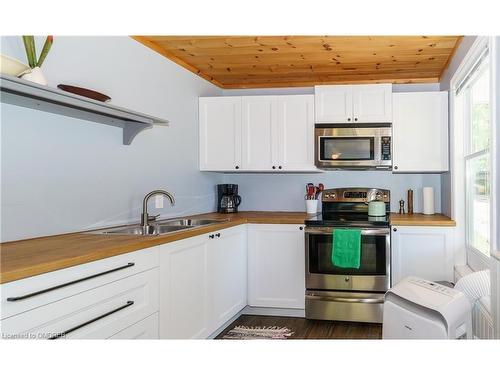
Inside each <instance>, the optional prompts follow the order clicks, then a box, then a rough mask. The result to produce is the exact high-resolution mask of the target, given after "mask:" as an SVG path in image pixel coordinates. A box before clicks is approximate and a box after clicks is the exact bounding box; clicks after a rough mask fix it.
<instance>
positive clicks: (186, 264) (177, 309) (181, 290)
mask: <svg viewBox="0 0 500 375" xmlns="http://www.w3.org/2000/svg"><path fill="white" fill-rule="evenodd" d="M207 249H208V240H207V237H206V236H204V235H202V236H197V237H193V238H189V239H186V240H182V241H177V242H173V243H170V244H167V245H162V246H161V250H160V290H161V293H160V338H169V339H174V338H175V339H189V338H206V337H208V335H209V334H210V332H209V331H210V328H209V321H208V312H207V290H208V277H207Z"/></svg>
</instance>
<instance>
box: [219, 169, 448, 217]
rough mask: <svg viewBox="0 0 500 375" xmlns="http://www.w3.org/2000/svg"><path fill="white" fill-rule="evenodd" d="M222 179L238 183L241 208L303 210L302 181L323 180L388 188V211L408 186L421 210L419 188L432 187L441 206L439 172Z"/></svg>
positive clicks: (329, 183)
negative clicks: (389, 205)
mask: <svg viewBox="0 0 500 375" xmlns="http://www.w3.org/2000/svg"><path fill="white" fill-rule="evenodd" d="M224 182H225V183H233V184H239V194H240V195H241V197H242V203H241V206H240V207H239V209H240V210H242V211H247V210H259V211H261V210H262V211H305V203H304V195H305V185H306V184H307V183H308V182H312V183H314V184H315V185H317V184H318V183H320V182H322V183H323V184H324V185H325V188H326V189H332V188H339V187H376V188H381V189H389V190H390V191H391V211H392V212H397V211H398V210H399V200H400V199H404V201H405V208H406V209H407V205H406V199H407V190H408V189H413V191H414V193H413V194H414V203H413V206H414V211H415V212H421V211H422V188H423V187H424V186H431V187H433V188H434V199H435V201H434V204H435V208H436V212H440V210H441V175H439V174H393V173H392V172H389V171H327V172H323V173H316V174H291V173H290V174H284V173H283V174H264V173H245V174H236V173H233V174H229V173H228V174H225V175H224Z"/></svg>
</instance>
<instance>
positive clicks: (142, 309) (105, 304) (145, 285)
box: [1, 267, 159, 339]
mask: <svg viewBox="0 0 500 375" xmlns="http://www.w3.org/2000/svg"><path fill="white" fill-rule="evenodd" d="M158 274H159V269H158V267H156V268H153V269H150V270H148V271H144V272H141V273H138V274H135V275H132V276H129V277H126V278H124V279H120V280H117V281H114V282H111V283H109V284H105V285H102V286H100V287H97V288H94V289H90V290H87V291H85V292H82V293H79V294H75V295H73V296H71V297H68V298H63V299H61V300H58V301H55V302H52V303H49V304H46V305H43V306H40V307H38V308H35V309H32V310H28V311H26V312H24V313H22V314H17V315H14V316H11V317H9V318H7V319H3V320H2V322H1V333H2V335H3V337H10V338H38V339H46V338H50V337H53V336H60V338H61V339H63V338H64V339H105V338H109V337H111V336H113V335H114V334H116V333H118V332H120V331H122V330H123V329H125V328H127V327H130V326H131V325H133V324H135V323H137V322H139V321H141V320H142V319H144V318H146V317H148V316H150V315H152V314H154V313H155V312H157V311H158V307H159V306H158V305H159V304H158V294H159V290H158V285H159V280H158V278H159V276H158Z"/></svg>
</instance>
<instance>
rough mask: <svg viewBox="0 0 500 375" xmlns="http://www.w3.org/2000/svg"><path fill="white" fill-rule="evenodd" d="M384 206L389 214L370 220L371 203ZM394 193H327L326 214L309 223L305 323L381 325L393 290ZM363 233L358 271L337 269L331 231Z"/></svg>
mask: <svg viewBox="0 0 500 375" xmlns="http://www.w3.org/2000/svg"><path fill="white" fill-rule="evenodd" d="M371 201H381V202H384V203H385V215H383V214H382V215H383V216H369V215H368V203H369V202H371ZM389 212H390V192H389V191H388V190H382V189H370V188H346V189H329V190H325V191H324V192H323V197H322V213H321V214H319V215H318V216H316V217H314V218H311V219H310V220H307V221H306V228H305V235H306V297H305V298H306V318H308V319H325V320H343V321H356V322H373V323H381V322H382V312H383V302H384V294H385V292H386V291H387V290H388V289H389V286H390V259H391V257H390V249H391V246H390V227H389ZM339 228H359V229H361V257H360V266H359V268H341V267H337V266H335V265H333V263H332V261H331V259H332V251H333V246H332V245H333V244H332V242H333V232H334V231H335V229H339Z"/></svg>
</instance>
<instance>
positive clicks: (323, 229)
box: [305, 226, 391, 236]
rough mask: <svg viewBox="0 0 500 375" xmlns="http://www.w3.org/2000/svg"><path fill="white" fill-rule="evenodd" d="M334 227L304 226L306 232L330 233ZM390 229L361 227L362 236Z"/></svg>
mask: <svg viewBox="0 0 500 375" xmlns="http://www.w3.org/2000/svg"><path fill="white" fill-rule="evenodd" d="M334 229H335V228H333V227H307V226H306V228H305V232H306V233H310V234H332V233H333V231H334ZM390 233H391V231H390V230H389V228H378V229H361V235H362V236H376V235H388V234H390Z"/></svg>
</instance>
